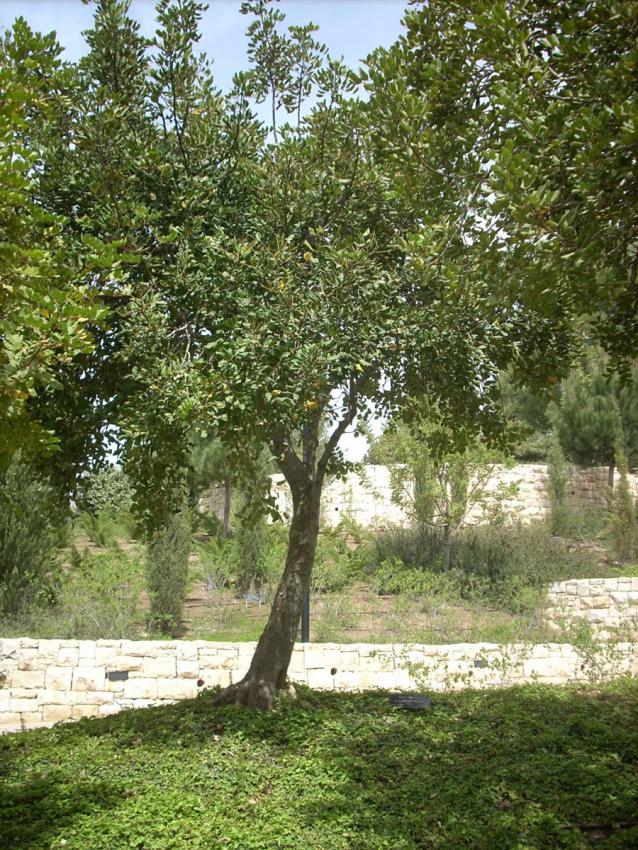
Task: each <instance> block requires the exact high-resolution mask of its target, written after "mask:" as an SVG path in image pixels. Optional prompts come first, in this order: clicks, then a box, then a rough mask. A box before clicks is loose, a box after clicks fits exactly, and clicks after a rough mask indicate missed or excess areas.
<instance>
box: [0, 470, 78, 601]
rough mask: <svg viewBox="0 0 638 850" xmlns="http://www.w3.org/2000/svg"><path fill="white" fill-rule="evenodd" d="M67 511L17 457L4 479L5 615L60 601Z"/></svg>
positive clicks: (0, 559) (0, 525)
mask: <svg viewBox="0 0 638 850" xmlns="http://www.w3.org/2000/svg"><path fill="white" fill-rule="evenodd" d="M62 516H63V514H62V511H61V510H60V508H59V505H56V502H55V494H54V491H53V489H52V488H51V487H50V486H49V485H48V484H47V483H46V482H45V481H44V480H43V479H41V478H40V477H38V476H37V475H36V474H35V473H34V472H33V471H32V470H31V468H30V467H29V466H28V465H27V464H26V463H24V462H23V461H22V460H21V459H20V457H19V456H16V457H15V458H14V459H13V460H12V462H11V464H10V465H9V468H8V469H7V471H6V472H5V473H4V474H3V475H2V476H1V477H0V612H1V613H4V614H19V613H21V612H24V611H25V610H26V609H28V608H31V607H38V606H42V605H48V604H50V603H51V602H52V601H53V600H54V598H55V590H56V585H57V580H58V576H59V565H58V561H57V557H56V554H55V549H56V545H57V544H59V542H60V529H61V526H62V524H63V522H62Z"/></svg>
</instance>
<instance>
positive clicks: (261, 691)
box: [213, 676, 277, 711]
mask: <svg viewBox="0 0 638 850" xmlns="http://www.w3.org/2000/svg"><path fill="white" fill-rule="evenodd" d="M276 696H277V688H276V687H275V686H274V685H273V684H272V683H271V682H266V681H265V680H264V679H254V678H252V677H251V678H248V676H246V677H245V678H244V679H242V680H241V682H237V683H236V684H235V685H229V686H228V687H227V688H224V690H223V691H222V692H221V693H219V694H217V695H216V696H215V697H214V698H213V705H242V706H244V707H245V708H259V709H261V710H262V711H272V709H273V708H274V707H275V697H276Z"/></svg>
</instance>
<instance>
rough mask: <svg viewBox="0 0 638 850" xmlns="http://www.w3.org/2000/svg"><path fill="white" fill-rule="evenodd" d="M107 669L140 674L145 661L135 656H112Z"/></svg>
mask: <svg viewBox="0 0 638 850" xmlns="http://www.w3.org/2000/svg"><path fill="white" fill-rule="evenodd" d="M106 669H107V671H108V670H120V671H122V672H125V673H138V672H141V671H142V670H143V669H144V659H143V658H141V657H139V656H138V657H135V656H133V655H112V656H111V658H110V659H109V660H108V662H107V664H106Z"/></svg>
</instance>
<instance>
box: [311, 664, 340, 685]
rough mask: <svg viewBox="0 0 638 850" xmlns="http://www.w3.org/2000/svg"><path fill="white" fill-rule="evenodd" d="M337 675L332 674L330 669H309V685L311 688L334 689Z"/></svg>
mask: <svg viewBox="0 0 638 850" xmlns="http://www.w3.org/2000/svg"><path fill="white" fill-rule="evenodd" d="M335 679H336V676H331V675H330V670H325V669H323V670H319V669H310V670H308V685H309V686H310V687H311V688H319V689H321V690H333V688H334V687H335V684H336V683H335Z"/></svg>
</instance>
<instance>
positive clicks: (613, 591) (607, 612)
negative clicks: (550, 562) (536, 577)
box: [545, 578, 638, 640]
mask: <svg viewBox="0 0 638 850" xmlns="http://www.w3.org/2000/svg"><path fill="white" fill-rule="evenodd" d="M545 616H546V618H547V620H548V622H549V624H550V625H551V626H554V627H555V628H557V629H558V628H562V627H565V626H567V627H569V626H573V625H575V624H576V623H577V622H578V621H579V620H581V621H582V620H584V621H585V622H586V623H588V624H589V626H590V627H591V629H592V632H593V633H594V634H596V635H597V636H598V637H601V638H609V637H612V636H613V635H615V634H616V635H617V634H618V633H619V632H625V633H626V635H627V637H630V638H632V639H633V640H638V578H589V579H587V578H585V579H573V580H571V581H560V582H557V583H556V584H552V585H550V588H549V593H548V607H547V610H546V612H545Z"/></svg>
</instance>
